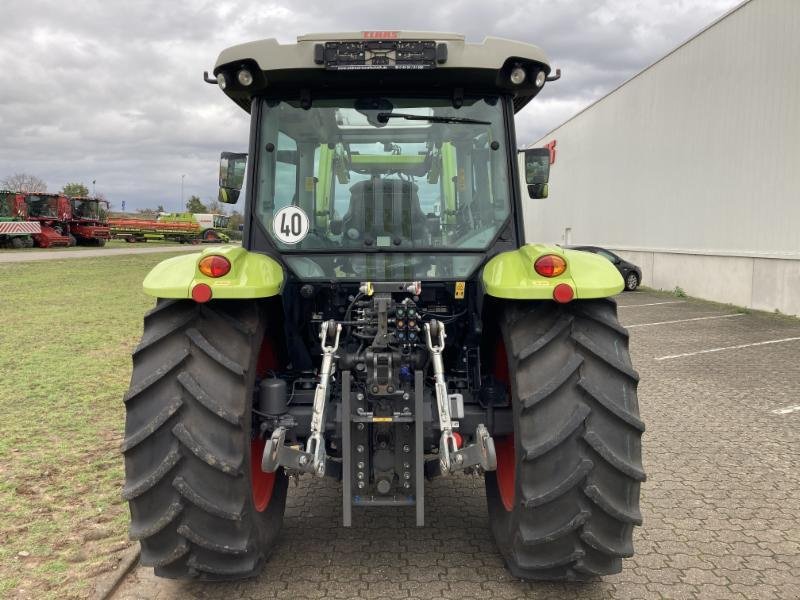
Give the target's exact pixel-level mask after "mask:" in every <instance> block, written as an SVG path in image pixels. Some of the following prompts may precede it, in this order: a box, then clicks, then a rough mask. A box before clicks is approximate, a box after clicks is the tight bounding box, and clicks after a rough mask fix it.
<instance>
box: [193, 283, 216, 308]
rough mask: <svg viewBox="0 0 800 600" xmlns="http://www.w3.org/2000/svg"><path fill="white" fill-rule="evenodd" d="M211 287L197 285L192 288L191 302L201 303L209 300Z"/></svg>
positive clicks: (203, 284) (202, 284)
mask: <svg viewBox="0 0 800 600" xmlns="http://www.w3.org/2000/svg"><path fill="white" fill-rule="evenodd" d="M211 296H212V292H211V287H210V286H209V285H207V284H205V283H198V284H197V285H196V286H194V287H193V288H192V300H194V301H195V302H199V303H201V304H202V303H203V302H208V301H209V300H211Z"/></svg>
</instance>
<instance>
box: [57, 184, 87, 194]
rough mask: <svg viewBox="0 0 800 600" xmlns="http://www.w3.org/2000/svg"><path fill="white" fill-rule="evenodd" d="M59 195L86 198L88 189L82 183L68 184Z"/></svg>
mask: <svg viewBox="0 0 800 600" xmlns="http://www.w3.org/2000/svg"><path fill="white" fill-rule="evenodd" d="M61 193H62V194H64V195H65V196H88V195H89V188H87V187H86V186H85V185H83V184H82V183H68V184H66V185H65V186H64V189H62V190H61Z"/></svg>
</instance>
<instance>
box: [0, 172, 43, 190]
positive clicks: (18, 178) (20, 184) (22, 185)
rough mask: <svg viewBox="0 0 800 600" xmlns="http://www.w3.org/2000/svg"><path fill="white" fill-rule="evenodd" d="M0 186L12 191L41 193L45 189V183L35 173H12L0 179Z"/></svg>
mask: <svg viewBox="0 0 800 600" xmlns="http://www.w3.org/2000/svg"><path fill="white" fill-rule="evenodd" d="M0 188H2V189H7V190H11V191H13V192H32V193H41V192H46V191H47V184H46V183H45V182H44V181H43V180H41V179H39V178H38V177H36V175H29V174H28V173H14V174H13V175H9V176H8V177H6V178H5V179H3V180H2V181H0Z"/></svg>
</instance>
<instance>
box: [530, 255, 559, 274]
mask: <svg viewBox="0 0 800 600" xmlns="http://www.w3.org/2000/svg"><path fill="white" fill-rule="evenodd" d="M533 268H534V270H535V271H536V272H537V273H538V274H539V275H541V276H542V277H558V276H559V275H561V274H562V273H563V272H564V271H566V270H567V261H565V260H564V259H563V258H561V257H560V256H558V255H557V254H545V255H544V256H540V257H539V258H537V259H536V262H535V263H533Z"/></svg>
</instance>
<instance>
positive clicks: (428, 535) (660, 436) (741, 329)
mask: <svg viewBox="0 0 800 600" xmlns="http://www.w3.org/2000/svg"><path fill="white" fill-rule="evenodd" d="M663 300H664V297H663V296H659V295H656V294H652V293H649V292H637V293H634V294H623V295H622V296H621V297H620V299H619V301H620V303H622V304H626V305H629V304H643V303H648V302H659V301H663ZM720 312H728V311H727V310H725V311H720V310H718V308H717V307H715V306H710V305H707V304H704V303H698V302H694V301H691V300H689V301H687V302H685V303H683V304H674V305H658V306H652V307H641V308H631V309H624V310H621V311H620V315H621V318H622V319H623V323H627V324H634V323H637V324H641V323H652V322H659V321H667V320H678V319H682V318H691V317H693V316H702V315H711V314H719V313H720ZM797 336H800V322H797V321H792V320H790V319H783V318H774V317H771V316H768V315H759V314H751V315H746V316H743V317H739V318H737V319H712V320H707V321H695V322H691V323H684V324H675V325H662V326H653V327H637V328H635V329H632V330H631V352H632V358H633V362H634V365H635V366H636V368H637V369H638V371H639V373H640V376H641V382H640V384H639V405H640V409H641V412H642V417H643V419H644V420H645V422H646V423H647V432H646V433H645V436H644V442H643V452H644V456H643V459H644V465H645V469H646V471H647V473H648V480H647V481H646V482H645V483H644V484H643V486H642V503H641V504H642V506H641V509H642V514H643V517H644V525H643V527H641V528H637V529H636V530H635V535H634V547H635V549H636V551H637V554H636V556H635V557H634V558H633V559H630V560H625V561H623V572H622V573H620V574H618V575H614V576H610V577H606V578H604V579H603V580H602V581H600V582H593V583H590V584H583V585H565V584H558V583H548V582H538V583H525V582H521V581H519V580H518V579H516V578H514V577H512V576H511V575H510V574H509V572H508V571H507V570H506V569H505V567H504V565H503V561H502V557H500V555H499V554H498V552H497V548H496V547H495V545H494V541H493V540H492V537H491V533H490V531H489V528H488V523H487V517H486V501H485V499H484V489H483V482H482V481H481V480H479V479H476V478H471V477H461V476H457V477H452V478H448V479H446V480H441V479H440V480H437V481H434V482H431V483H430V484H428V488H427V490H426V494H427V501H428V503H427V510H426V520H427V527H425V528H416V527H414V515H413V511H408V510H403V511H397V512H392V511H391V510H390V509H383V510H378V509H369V510H363V509H361V510H355V511H354V515H353V522H354V527H352V528H350V529H344V528H342V527H341V526H340V522H341V496H340V494H341V485H340V484H338V483H336V482H333V481H330V480H318V479H315V478H314V479H312V478H304V479H303V480H301V481H300V485H299V486H297V487H295V486H294V485H292V486H290V488H289V498H288V502H287V510H286V518H285V520H284V529H283V532H282V541H281V543H280V545H279V546H278V547H277V548H276V550H275V552H274V554H273V556H272V557H271V559H270V563H269V564H268V567H267V568H266V569H265V571H264V572H263V574H262V575H261V576H260V577H258V578H256V579H253V580H249V581H244V582H240V583H235V584H214V585H210V584H198V583H191V584H187V583H184V582H175V581H168V580H161V579H158V578H156V577H154V576H153V573H152V569H146V568H143V567H141V568H138V569H136V570H135V571H133V572H132V573H131V574H129V575H128V577H127V578H126V580H125V582H124V583H123V585H122V586H121V588H120V589H119V590H118V591H117V593H116V594H115V596H114V599H115V600H121V599H124V600H139V599H148V600H172V599H180V600H183V599H186V598H203V599H207V600H232V599H236V600H238V599H239V598H241V599H242V600H250V599H252V600H256V599H261V598H286V599H289V598H291V599H295V598H337V599H338V598H341V599H350V598H381V599H384V598H387V599H388V598H419V599H425V600H431V599H440V598H441V599H445V598H447V599H450V598H458V599H459V600H469V599H471V598H474V599H476V600H487V599H489V598H497V599H498V600H514V599H516V598H520V599H523V598H525V599H529V600H530V599H533V600H547V599H550V598H552V599H554V600H555V599H557V600H564V599H567V600H568V599H572V598H579V599H580V600H595V599H596V600H616V599H623V598H636V599H650V598H652V599H656V600H665V599H669V600H679V599H681V598H686V599H692V600H695V599H696V600H711V599H714V598H720V599H723V598H725V599H728V598H730V599H736V600H742V599H746V600H759V599H761V598H764V599H768V600H774V599H776V598H777V599H779V600H798V598H800V521H799V520H798V518H797V515H799V514H800V494H798V492H797V490H799V489H800V469H798V468H797V465H798V464H800V456H799V455H798V454H799V453H798V446H797V432H798V431H800V413H792V414H789V415H782V416H779V415H775V414H773V413H771V412H770V411H771V410H773V409H775V408H778V407H780V406H784V405H790V404H795V403H796V398H797V390H798V389H800V374H798V370H797V353H798V346H797V345H793V344H775V345H772V346H761V347H756V348H742V349H739V350H736V351H732V352H718V353H711V354H702V355H696V356H693V357H686V358H682V359H674V360H664V361H655V360H653V359H654V358H656V357H660V356H666V355H672V354H680V353H685V352H693V351H697V350H701V349H703V348H713V347H724V346H735V345H739V344H746V343H749V342H752V341H761V340H767V339H778V338H786V337H797Z"/></svg>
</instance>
